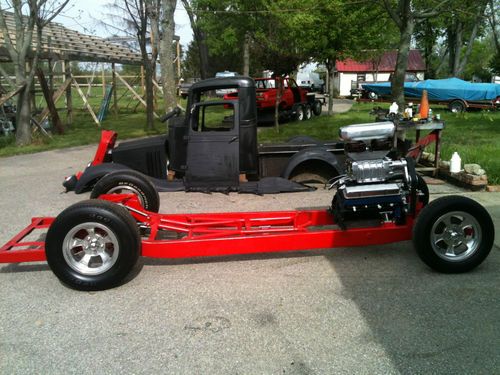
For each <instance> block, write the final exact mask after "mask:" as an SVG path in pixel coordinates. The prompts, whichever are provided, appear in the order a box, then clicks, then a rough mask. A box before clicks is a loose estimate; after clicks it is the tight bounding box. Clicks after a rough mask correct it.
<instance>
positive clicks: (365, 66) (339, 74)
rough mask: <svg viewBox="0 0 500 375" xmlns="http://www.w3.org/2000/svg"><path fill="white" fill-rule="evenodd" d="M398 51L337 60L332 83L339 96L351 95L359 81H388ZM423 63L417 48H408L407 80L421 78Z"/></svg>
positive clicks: (423, 68)
mask: <svg viewBox="0 0 500 375" xmlns="http://www.w3.org/2000/svg"><path fill="white" fill-rule="evenodd" d="M397 55H398V51H386V52H384V53H383V54H382V55H381V56H379V57H376V58H373V59H369V60H366V61H355V60H353V59H345V60H342V61H340V60H339V61H337V62H336V64H335V68H336V72H335V77H334V82H333V84H334V85H335V87H336V88H337V90H338V92H339V95H340V96H349V95H351V89H354V88H357V87H358V85H359V83H360V82H384V81H389V80H390V78H391V76H392V74H393V73H394V70H395V68H396V58H397ZM424 73H425V63H424V59H423V58H422V54H421V53H420V51H419V50H410V53H409V54H408V67H407V69H406V75H407V80H411V81H415V80H423V79H424Z"/></svg>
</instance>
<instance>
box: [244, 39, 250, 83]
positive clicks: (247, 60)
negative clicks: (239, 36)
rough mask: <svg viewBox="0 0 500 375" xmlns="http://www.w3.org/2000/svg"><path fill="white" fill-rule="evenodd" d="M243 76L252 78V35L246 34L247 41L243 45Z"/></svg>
mask: <svg viewBox="0 0 500 375" xmlns="http://www.w3.org/2000/svg"><path fill="white" fill-rule="evenodd" d="M243 75H244V76H247V77H249V76H250V35H249V33H245V41H244V44H243Z"/></svg>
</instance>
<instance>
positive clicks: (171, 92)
mask: <svg viewBox="0 0 500 375" xmlns="http://www.w3.org/2000/svg"><path fill="white" fill-rule="evenodd" d="M176 4H177V0H162V2H161V5H162V9H163V16H162V19H161V20H160V24H161V31H162V33H161V35H162V36H161V39H160V61H161V78H162V82H163V99H164V101H165V112H170V111H172V110H173V109H174V108H175V107H176V106H177V98H176V89H175V88H176V87H175V86H176V85H175V71H174V63H173V61H174V53H173V48H172V41H173V40H174V35H175V22H174V12H175V6H176Z"/></svg>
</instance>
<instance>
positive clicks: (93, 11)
mask: <svg viewBox="0 0 500 375" xmlns="http://www.w3.org/2000/svg"><path fill="white" fill-rule="evenodd" d="M109 3H111V1H106V0H84V1H79V0H71V1H70V2H69V4H68V5H67V6H66V8H65V9H64V10H63V12H62V14H61V15H59V16H58V17H56V19H55V20H54V22H58V23H61V24H63V25H64V26H65V27H67V28H69V29H72V30H76V31H79V32H81V33H84V34H92V35H97V36H101V37H107V36H110V31H107V30H106V29H105V28H103V27H102V26H100V25H99V21H100V20H101V19H102V17H103V15H105V14H106V13H108V12H109V10H107V9H106V7H105V5H106V4H109ZM174 20H175V34H176V35H178V36H180V42H181V44H182V45H183V46H185V47H187V45H188V44H189V42H190V41H191V40H192V39H193V32H192V30H191V25H190V23H189V18H188V15H187V13H186V10H185V9H184V7H183V6H182V4H181V2H180V1H177V7H176V10H175V14H174Z"/></svg>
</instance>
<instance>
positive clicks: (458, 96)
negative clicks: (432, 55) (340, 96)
mask: <svg viewBox="0 0 500 375" xmlns="http://www.w3.org/2000/svg"><path fill="white" fill-rule="evenodd" d="M362 86H363V89H364V90H366V91H368V92H374V93H375V94H376V95H377V96H378V97H380V98H382V99H387V100H390V97H391V84H390V83H389V82H385V83H365V84H363V85H362ZM424 90H426V91H427V94H428V98H429V102H431V103H437V104H441V105H447V106H448V108H449V110H450V111H451V112H463V111H466V110H467V109H468V108H483V109H500V85H499V84H495V83H472V82H466V81H463V80H461V79H458V78H447V79H428V80H425V81H420V82H405V84H404V95H405V98H408V99H416V98H417V99H419V98H421V97H422V92H423V91H424Z"/></svg>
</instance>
